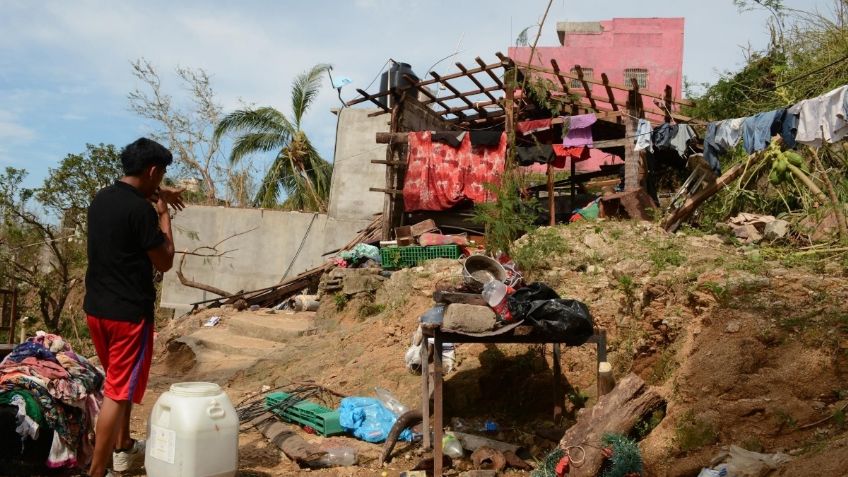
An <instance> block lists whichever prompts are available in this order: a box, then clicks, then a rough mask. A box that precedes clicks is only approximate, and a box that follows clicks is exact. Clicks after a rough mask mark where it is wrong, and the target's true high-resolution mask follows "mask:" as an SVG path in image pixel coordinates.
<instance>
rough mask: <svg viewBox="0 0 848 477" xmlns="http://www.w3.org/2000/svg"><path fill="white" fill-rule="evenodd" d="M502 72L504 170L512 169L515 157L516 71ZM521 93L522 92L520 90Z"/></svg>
mask: <svg viewBox="0 0 848 477" xmlns="http://www.w3.org/2000/svg"><path fill="white" fill-rule="evenodd" d="M505 71H506V72H505V74H504V111H505V112H506V119H505V122H504V131H506V147H507V149H506V167H505V168H504V170H506V171H509V170H510V169H512V159H513V158H514V157H515V111H514V108H515V82H516V81H517V79H516V78H517V76H516V75H517V72H516V71H515V67H513V68H507V69H506V70H505ZM522 94H523V92H522Z"/></svg>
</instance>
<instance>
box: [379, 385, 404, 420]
mask: <svg viewBox="0 0 848 477" xmlns="http://www.w3.org/2000/svg"><path fill="white" fill-rule="evenodd" d="M374 393H375V394H376V395H377V399H379V400H380V402H382V403H383V406H385V407H386V409H388V410H389V411H391V412H392V414H394V415H395V416H400V415H401V414H403V413H405V412H406V411H409V408H408V407H406V406H404V405H403V403H402V402H400V401H399V400H398V399H397V398H396V397H394V395H392V393H390V392H389V391H388V390H386V389H383V388H380V387H376V388H374Z"/></svg>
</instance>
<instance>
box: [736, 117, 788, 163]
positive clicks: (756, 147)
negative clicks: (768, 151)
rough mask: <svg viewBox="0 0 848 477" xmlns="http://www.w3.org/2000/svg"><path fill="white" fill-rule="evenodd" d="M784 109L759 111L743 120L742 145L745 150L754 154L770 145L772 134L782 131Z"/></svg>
mask: <svg viewBox="0 0 848 477" xmlns="http://www.w3.org/2000/svg"><path fill="white" fill-rule="evenodd" d="M784 111H785V110H783V109H775V110H774V111H767V112H765V113H758V114H755V115H753V116H750V117H747V118H745V120H744V121H742V145H743V146H744V147H745V152H747V153H748V154H753V153H754V152H756V151H762V150H763V149H765V148H766V147H768V145H769V143H771V138H772V136H774V135H775V134H778V133H780V130H781V124H780V118H781V117H783V113H784Z"/></svg>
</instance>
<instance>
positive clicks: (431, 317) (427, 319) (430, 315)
mask: <svg viewBox="0 0 848 477" xmlns="http://www.w3.org/2000/svg"><path fill="white" fill-rule="evenodd" d="M444 317H445V305H441V304H439V305H436V306H434V307H432V308H430V309H429V310H427V311H425V312H424V314H423V315H421V323H428V324H433V325H441V324H442V320H443V319H444Z"/></svg>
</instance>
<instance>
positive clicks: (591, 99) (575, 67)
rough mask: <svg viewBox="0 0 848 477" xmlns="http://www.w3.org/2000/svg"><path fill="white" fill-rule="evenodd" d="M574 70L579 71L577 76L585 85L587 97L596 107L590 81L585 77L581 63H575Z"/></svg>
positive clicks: (584, 89)
mask: <svg viewBox="0 0 848 477" xmlns="http://www.w3.org/2000/svg"><path fill="white" fill-rule="evenodd" d="M574 71H576V72H577V78H578V79H579V80H580V84H582V85H583V91H585V92H586V99H588V100H589V104H590V105H592V109H596V106H595V99H594V98H592V90H591V89H590V88H589V83H587V82H586V80H585V79H584V78H583V68H582V67H581V66H580V65H574Z"/></svg>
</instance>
